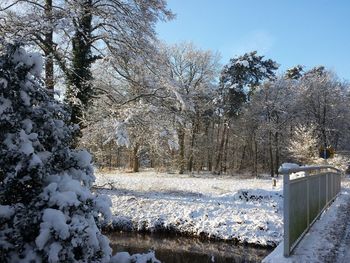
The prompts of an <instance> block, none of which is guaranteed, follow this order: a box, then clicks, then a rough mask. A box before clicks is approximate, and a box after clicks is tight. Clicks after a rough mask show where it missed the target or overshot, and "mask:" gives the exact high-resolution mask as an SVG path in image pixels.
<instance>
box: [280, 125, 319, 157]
mask: <svg viewBox="0 0 350 263" xmlns="http://www.w3.org/2000/svg"><path fill="white" fill-rule="evenodd" d="M317 146H318V140H317V137H316V135H315V128H314V127H313V126H312V125H310V127H307V126H305V125H299V126H296V127H295V130H294V131H293V135H292V137H291V140H290V142H289V145H288V147H287V150H288V151H289V153H290V154H291V156H292V157H293V158H295V160H296V161H299V162H302V163H306V164H308V163H312V162H313V160H314V159H315V158H317V148H318V147H317Z"/></svg>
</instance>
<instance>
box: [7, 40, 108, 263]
mask: <svg viewBox="0 0 350 263" xmlns="http://www.w3.org/2000/svg"><path fill="white" fill-rule="evenodd" d="M4 50H5V51H4V52H3V53H2V54H1V57H0V112H1V115H0V208H1V209H0V211H1V212H0V261H1V262H59V261H60V262H63V261H64V262H108V261H109V260H110V255H111V249H110V247H109V241H108V239H107V238H106V237H105V236H104V235H102V234H101V232H100V226H101V224H102V223H103V222H105V221H107V220H109V219H110V216H111V212H110V204H111V203H110V200H109V199H108V198H106V197H104V196H99V195H94V194H92V193H91V192H90V190H89V187H90V186H91V184H92V182H93V181H94V176H93V169H92V166H91V164H90V163H91V157H90V155H89V153H88V152H86V151H85V150H73V149H71V148H70V144H71V141H72V138H73V135H74V133H75V132H77V127H73V126H68V125H66V123H67V122H68V121H69V115H68V114H67V111H66V110H65V108H64V106H63V105H62V104H60V103H58V102H57V101H55V100H54V99H53V98H52V97H51V96H50V95H49V93H48V92H47V91H46V90H45V89H44V88H42V87H41V84H40V80H39V79H38V76H39V75H40V70H41V67H42V61H41V58H40V56H39V55H37V54H29V53H27V52H26V51H25V50H24V49H22V48H20V47H18V46H17V45H9V46H8V47H7V48H5V49H4Z"/></svg>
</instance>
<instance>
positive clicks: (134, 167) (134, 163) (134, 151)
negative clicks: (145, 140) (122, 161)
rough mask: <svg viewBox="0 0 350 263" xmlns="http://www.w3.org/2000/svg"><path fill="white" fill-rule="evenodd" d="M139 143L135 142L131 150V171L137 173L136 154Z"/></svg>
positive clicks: (137, 161)
mask: <svg viewBox="0 0 350 263" xmlns="http://www.w3.org/2000/svg"><path fill="white" fill-rule="evenodd" d="M138 150H139V145H138V144H136V145H135V146H134V148H133V150H132V160H133V163H132V171H133V172H134V173H137V172H138V171H139V155H138Z"/></svg>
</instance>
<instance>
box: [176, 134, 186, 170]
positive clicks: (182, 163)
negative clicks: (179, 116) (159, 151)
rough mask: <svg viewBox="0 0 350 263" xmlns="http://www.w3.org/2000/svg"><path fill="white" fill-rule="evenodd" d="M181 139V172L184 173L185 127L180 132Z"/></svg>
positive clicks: (179, 137)
mask: <svg viewBox="0 0 350 263" xmlns="http://www.w3.org/2000/svg"><path fill="white" fill-rule="evenodd" d="M177 134H178V139H179V147H180V149H179V162H178V164H179V174H183V173H184V172H185V131H184V128H183V127H181V128H180V129H179V130H178V132H177Z"/></svg>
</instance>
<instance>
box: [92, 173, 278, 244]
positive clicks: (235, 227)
mask: <svg viewBox="0 0 350 263" xmlns="http://www.w3.org/2000/svg"><path fill="white" fill-rule="evenodd" d="M96 177H97V178H96V182H95V186H97V187H102V188H104V189H99V190H98V191H100V192H102V193H104V194H107V195H108V196H109V197H110V198H111V200H112V203H113V207H112V213H113V214H114V215H115V216H114V226H115V227H117V228H119V229H128V230H135V231H161V230H171V231H175V232H181V233H183V234H189V235H194V236H204V237H209V238H216V239H223V240H233V241H238V242H241V243H250V244H257V245H262V246H271V245H272V246H274V245H277V244H278V243H279V242H280V241H281V240H282V231H283V218H282V205H283V198H282V190H281V187H282V185H281V184H282V181H277V187H274V188H273V187H272V182H271V179H270V178H268V177H267V178H262V179H243V178H239V177H230V176H222V177H219V178H214V177H213V176H211V175H194V176H189V175H177V174H176V175H175V174H166V173H156V172H153V171H146V172H141V173H137V174H131V173H120V172H115V173H110V174H109V173H97V174H96ZM108 188H109V189H108Z"/></svg>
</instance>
